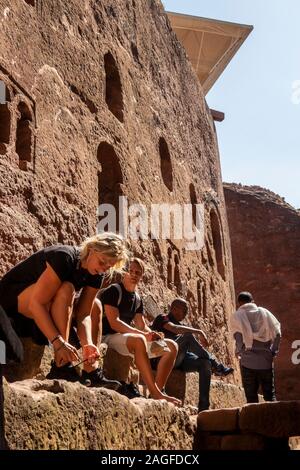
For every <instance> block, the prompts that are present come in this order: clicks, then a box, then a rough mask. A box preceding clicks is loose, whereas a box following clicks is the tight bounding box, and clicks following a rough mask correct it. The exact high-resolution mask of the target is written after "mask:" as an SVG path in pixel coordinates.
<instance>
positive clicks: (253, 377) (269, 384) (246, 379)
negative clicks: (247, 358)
mask: <svg viewBox="0 0 300 470" xmlns="http://www.w3.org/2000/svg"><path fill="white" fill-rule="evenodd" d="M241 375H242V382H243V387H244V390H245V395H246V399H247V403H258V390H259V386H261V389H262V393H263V397H264V400H265V401H276V396H275V385H274V369H273V368H272V369H248V368H247V367H244V366H241Z"/></svg>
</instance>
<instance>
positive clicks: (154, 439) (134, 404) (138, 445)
mask: <svg viewBox="0 0 300 470" xmlns="http://www.w3.org/2000/svg"><path fill="white" fill-rule="evenodd" d="M4 393H5V406H4V408H5V420H6V425H5V431H6V440H7V443H8V445H9V448H11V449H18V450H23V449H24V450H25V449H26V450H27V449H32V450H33V449H34V450H42V449H47V450H48V449H49V450H56V449H57V450H58V449H90V450H98V449H100V450H104V449H111V450H117V449H119V450H130V449H132V450H135V449H155V450H156V449H171V450H172V449H192V445H193V435H194V427H195V426H193V424H192V422H191V420H190V417H189V415H188V413H187V412H186V411H185V410H184V409H183V408H180V409H179V408H176V407H175V406H174V405H172V404H170V403H167V402H166V401H157V400H149V399H148V400H146V399H143V398H137V399H134V400H128V398H126V397H124V396H122V395H120V394H118V393H117V392H114V391H111V390H105V389H103V388H99V389H97V388H87V387H84V386H83V385H81V384H79V383H76V384H73V383H69V382H66V381H64V380H59V381H58V380H54V381H53V380H43V381H41V380H24V381H22V382H14V383H13V384H8V383H7V382H5V384H4Z"/></svg>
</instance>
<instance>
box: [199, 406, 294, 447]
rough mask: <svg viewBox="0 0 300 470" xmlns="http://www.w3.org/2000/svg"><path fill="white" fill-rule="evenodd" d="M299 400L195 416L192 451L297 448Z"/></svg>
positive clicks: (211, 411)
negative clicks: (195, 423) (195, 426)
mask: <svg viewBox="0 0 300 470" xmlns="http://www.w3.org/2000/svg"><path fill="white" fill-rule="evenodd" d="M299 410H300V401H289V402H288V401H286V402H273V403H260V404H256V403H255V404H247V405H244V406H243V407H241V408H233V409H219V410H209V411H203V412H201V413H199V415H198V418H197V429H196V433H195V439H194V450H272V451H279V450H288V448H289V445H290V448H292V449H296V448H297V446H298V445H299V436H298V437H292V436H297V434H298V435H299V432H300V426H299V423H300V419H299ZM289 438H290V439H289Z"/></svg>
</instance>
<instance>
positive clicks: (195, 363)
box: [175, 351, 211, 411]
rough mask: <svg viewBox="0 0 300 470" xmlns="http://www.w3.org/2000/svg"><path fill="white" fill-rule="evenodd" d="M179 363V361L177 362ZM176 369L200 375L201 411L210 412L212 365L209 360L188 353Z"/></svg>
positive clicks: (199, 405) (199, 407) (199, 406)
mask: <svg viewBox="0 0 300 470" xmlns="http://www.w3.org/2000/svg"><path fill="white" fill-rule="evenodd" d="M176 362H177V361H176ZM175 368H177V369H180V370H182V371H184V372H198V373H199V404H198V409H199V411H203V410H208V408H209V389H210V381H211V363H210V361H209V359H206V358H200V357H198V356H196V354H194V353H192V352H189V351H187V352H186V353H185V356H184V358H183V360H182V362H181V364H179V365H178V366H176V365H175Z"/></svg>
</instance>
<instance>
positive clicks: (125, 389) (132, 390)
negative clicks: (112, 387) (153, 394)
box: [118, 382, 142, 399]
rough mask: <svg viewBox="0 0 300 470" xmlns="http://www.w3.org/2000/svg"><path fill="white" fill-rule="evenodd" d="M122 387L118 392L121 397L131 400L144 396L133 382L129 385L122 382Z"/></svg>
mask: <svg viewBox="0 0 300 470" xmlns="http://www.w3.org/2000/svg"><path fill="white" fill-rule="evenodd" d="M121 384H122V386H121V388H120V389H119V390H118V392H119V393H120V394H121V395H125V397H127V398H129V399H131V398H139V397H141V396H142V395H141V394H140V391H139V388H138V386H137V385H135V384H134V383H133V382H130V383H129V384H127V383H126V382H121Z"/></svg>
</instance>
